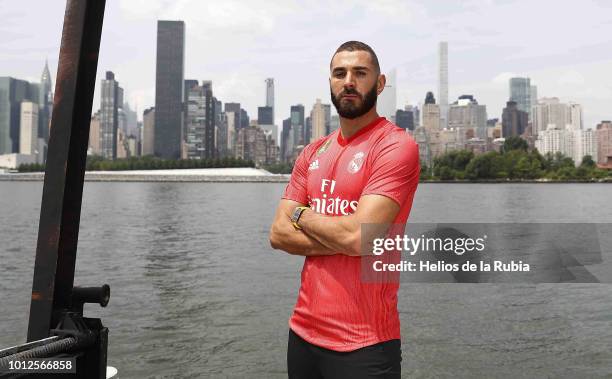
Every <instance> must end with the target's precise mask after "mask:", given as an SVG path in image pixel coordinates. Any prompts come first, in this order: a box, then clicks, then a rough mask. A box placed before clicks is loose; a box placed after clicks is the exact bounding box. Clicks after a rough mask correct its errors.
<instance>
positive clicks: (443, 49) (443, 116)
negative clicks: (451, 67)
mask: <svg viewBox="0 0 612 379" xmlns="http://www.w3.org/2000/svg"><path fill="white" fill-rule="evenodd" d="M438 105H439V106H440V127H441V128H446V127H448V42H446V41H442V42H440V43H439V45H438Z"/></svg>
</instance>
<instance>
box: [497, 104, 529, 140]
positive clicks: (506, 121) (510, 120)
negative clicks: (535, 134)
mask: <svg viewBox="0 0 612 379" xmlns="http://www.w3.org/2000/svg"><path fill="white" fill-rule="evenodd" d="M525 128H527V112H524V111H522V110H520V109H518V107H517V104H516V102H514V101H508V102H507V103H506V107H505V108H504V110H503V112H502V136H503V137H504V138H508V137H513V136H520V135H521V134H523V133H524V132H525Z"/></svg>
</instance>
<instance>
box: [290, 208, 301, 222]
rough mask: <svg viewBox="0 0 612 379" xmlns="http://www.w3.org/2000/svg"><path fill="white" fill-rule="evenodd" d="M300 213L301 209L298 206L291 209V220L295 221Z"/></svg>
mask: <svg viewBox="0 0 612 379" xmlns="http://www.w3.org/2000/svg"><path fill="white" fill-rule="evenodd" d="M301 213H302V210H301V209H300V208H295V210H294V211H293V216H291V221H293V222H296V221H297V220H298V218H299V217H300V214H301Z"/></svg>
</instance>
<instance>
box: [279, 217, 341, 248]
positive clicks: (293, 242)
mask: <svg viewBox="0 0 612 379" xmlns="http://www.w3.org/2000/svg"><path fill="white" fill-rule="evenodd" d="M270 244H271V245H272V247H273V248H274V249H280V250H283V251H286V252H287V253H289V254H293V255H303V256H318V255H334V254H337V253H336V252H335V251H333V250H331V249H329V248H327V247H326V246H324V245H322V244H321V243H320V242H319V241H317V240H316V239H314V238H312V237H310V236H308V235H307V234H305V233H304V232H302V231H300V230H296V229H295V228H294V227H293V225H292V224H291V223H290V222H286V223H280V224H275V225H274V226H273V227H272V230H271V232H270Z"/></svg>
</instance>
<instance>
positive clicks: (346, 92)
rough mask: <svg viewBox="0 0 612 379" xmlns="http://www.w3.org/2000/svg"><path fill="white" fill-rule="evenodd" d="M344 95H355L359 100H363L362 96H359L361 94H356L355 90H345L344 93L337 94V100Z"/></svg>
mask: <svg viewBox="0 0 612 379" xmlns="http://www.w3.org/2000/svg"><path fill="white" fill-rule="evenodd" d="M344 95H357V96H359V97H361V98H363V96H361V94H360V93H359V92H357V90H356V89H351V88H349V89H345V90H344V91H342V92H340V94H338V98H340V97H342V96H344Z"/></svg>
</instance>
